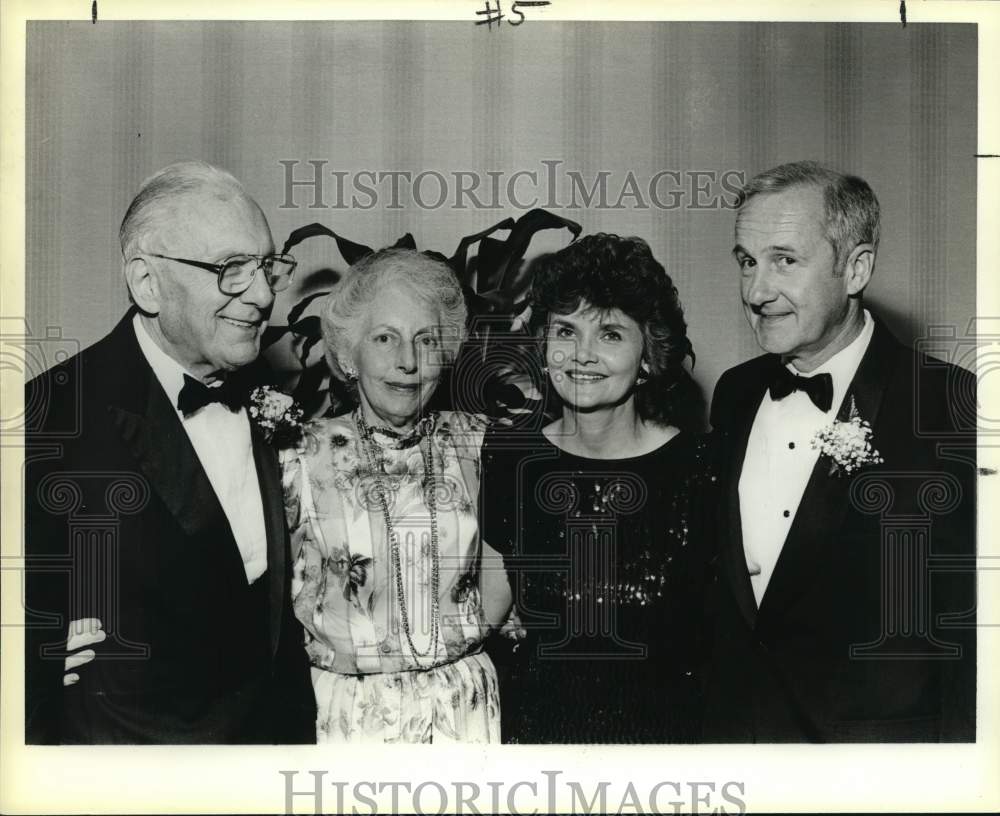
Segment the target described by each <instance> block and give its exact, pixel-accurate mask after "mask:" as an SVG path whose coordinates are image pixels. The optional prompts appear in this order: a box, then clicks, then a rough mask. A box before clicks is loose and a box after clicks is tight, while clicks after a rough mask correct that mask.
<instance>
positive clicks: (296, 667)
mask: <svg viewBox="0 0 1000 816" xmlns="http://www.w3.org/2000/svg"><path fill="white" fill-rule="evenodd" d="M120 238H121V244H122V255H123V268H124V274H125V280H126V283H127V285H128V290H129V295H130V298H131V300H132V302H133V304H134V307H133V308H132V309H130V310H129V312H128V313H127V314H126V315H125V317H124V318H123V319H122V321H121V322H120V323H119V324H118V326H117V327H116V328H115V329H114V330H113V331H112V332H111V334H109V335H108V336H107V337H105V338H104V339H103V340H101V341H99V342H98V343H96V344H95V345H94V346H92V347H90V348H88V349H86V350H85V351H83V352H82V353H81V354H79V355H77V356H75V357H72V358H70V359H69V360H67V361H65V362H63V363H61V364H60V365H58V366H56V367H54V368H52V369H50V370H49V371H47V372H45V373H44V374H42V375H41V376H39V377H37V378H35V379H34V380H32V381H31V382H29V383H28V384H27V386H26V402H25V404H26V406H27V407H28V415H29V416H30V417H31V419H30V420H29V422H28V427H27V430H26V463H27V464H26V482H25V485H26V497H25V500H26V521H25V530H26V541H27V594H26V599H27V604H26V607H27V608H26V654H25V662H26V684H25V688H26V706H25V732H26V737H25V739H26V742H28V743H294V742H312V741H314V740H315V702H314V699H313V694H312V687H311V683H310V678H309V670H308V665H307V661H306V655H305V650H304V648H303V642H302V633H301V629H300V627H299V625H298V623H297V621H296V620H295V619H294V617H293V615H292V611H291V603H290V599H289V593H290V586H291V581H290V567H289V563H288V558H289V549H288V536H287V532H286V529H285V523H284V514H283V508H282V495H281V485H280V477H279V472H278V463H277V457H276V454H275V452H274V450H273V449H272V448H271V447H269V446H268V445H267V444H266V443H265V441H264V438H263V437H262V435H261V433H260V431H259V429H257V428H256V427H255V426H254V425H253V423H252V422H251V421H250V419H249V417H248V414H247V411H246V408H245V407H244V405H245V398H246V395H247V393H248V388H249V385H250V382H251V380H252V375H251V373H250V372H251V371H252V368H253V367H252V366H251V364H252V363H254V361H255V360H256V359H257V355H258V352H259V350H260V339H261V335H262V333H263V331H264V329H265V327H266V324H267V319H268V317H269V315H270V312H271V307H272V305H273V303H274V291H276V290H280V289H281V288H284V286H286V285H287V284H288V281H289V278H290V275H291V273H292V271H293V270H294V261H292V260H291V259H290V258H288V257H287V256H275V255H274V244H273V242H272V240H271V232H270V230H269V228H268V225H267V221H266V220H265V218H264V215H263V213H262V212H261V210H260V208H259V207H258V206H257V204H256V203H255V202H254V201H253V200H252V199H251V198H250V197H249V195H247V193H246V192H245V190H244V189H243V187H242V186H241V185H240V183H239V182H238V181H237V180H236V179H235V178H233V177H232V176H231V175H229V174H228V173H226V172H224V171H221V170H219V169H217V168H215V167H212V166H210V165H207V164H203V163H200V162H183V163H180V164H176V165H171V166H170V167H167V168H165V169H163V170H161V171H160V172H159V173H157V174H155V175H154V176H152V177H151V178H150V179H148V180H147V181H146V182H145V183H144V184H143V186H142V188H141V189H140V191H139V193H138V194H137V196H136V198H135V199H134V200H133V202H132V204H131V206H130V207H129V209H128V212H127V214H126V215H125V219H124V221H123V222H122V226H121V232H120ZM80 619H94V620H97V621H100V623H101V624H103V635H104V637H103V639H101V640H100V642H98V643H96V644H95V645H94V652H95V654H96V659H94V660H93V662H91V663H90V664H88V665H87V666H86V667H85V668H83V669H81V670H80V671H79V672H78V674H76V675H75V676H73V677H72V678H71V680H75V681H76V682H73V683H72V684H69V685H67V686H66V687H65V688H64V687H63V659H64V657H65V653H66V651H65V650H66V640H67V637H66V635H67V624H68V622H69V621H76V620H80Z"/></svg>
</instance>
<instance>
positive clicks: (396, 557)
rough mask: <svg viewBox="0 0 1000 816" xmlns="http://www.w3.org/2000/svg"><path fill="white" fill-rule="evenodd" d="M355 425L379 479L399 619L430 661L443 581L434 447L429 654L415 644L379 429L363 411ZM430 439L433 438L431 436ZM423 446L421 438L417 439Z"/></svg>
mask: <svg viewBox="0 0 1000 816" xmlns="http://www.w3.org/2000/svg"><path fill="white" fill-rule="evenodd" d="M354 418H355V423H356V424H357V427H358V435H359V437H360V439H361V447H362V448H363V449H364V451H365V455H366V458H367V460H368V467H369V468H370V470H371V473H372V476H373V478H374V479H375V486H376V492H377V493H378V498H379V504H381V506H382V517H383V519H384V520H385V529H386V537H387V538H388V540H389V551H390V553H391V557H392V569H393V574H394V578H395V583H396V597H397V598H399V617H400V622H401V623H402V624H403V634H405V635H406V641H407V643H409V645H410V651H412V652H413V654H414V655H415V656H417V657H418V658H419V657H428V656H429V655H431V654H434V653H435V652H436V651H437V640H438V618H439V617H440V614H439V613H440V610H439V606H440V601H439V599H438V585H439V581H440V566H439V558H438V523H437V504H436V501H435V494H436V490H437V485H436V481H435V478H434V444H433V441H432V440H430V438H428V441H427V452H426V453H425V452H424V449H423V446H420V457H421V459H422V461H423V465H424V478H423V488H424V497H425V500H426V502H427V510H428V512H429V513H430V516H431V640H430V645H429V646H428V647H427V649H426V650H424V651H420V650H419V649H417V647H416V645H414V643H413V636H412V630H411V629H410V616H409V613H408V612H407V608H406V595H405V590H404V585H403V568H402V562H401V558H400V554H399V535H398V533H397V532H396V529H395V528H394V527H393V526H392V518H391V516H390V514H389V503H388V501H387V500H386V486H385V484H384V483H383V482H382V477H381V473H380V471H381V469H382V468H381V467H380V466H379V465H378V464H377V456H376V445H377V443H376V442H375V440H374V438H373V435H374V433H375V429H373V428H372V427H371V426H369V425H368V423H367V422H365V419H364V417H363V416H362V415H361V411H360V409H359V410H358V411H357V413H356V414H355V417H354ZM380 432H381V429H380ZM428 437H429V434H428ZM415 438H416V440H417V442H418V443H419V441H420V439H421V436H420V435H418V436H416V437H415Z"/></svg>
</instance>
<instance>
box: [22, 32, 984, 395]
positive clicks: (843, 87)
mask: <svg viewBox="0 0 1000 816" xmlns="http://www.w3.org/2000/svg"><path fill="white" fill-rule="evenodd" d="M976 50H977V39H976V29H975V26H971V25H946V26H945V25H942V26H928V25H912V24H911V25H909V26H907V27H906V28H902V27H901V26H899V25H892V24H885V25H881V24H867V25H830V24H750V23H732V24H730V23H726V24H721V23H696V24H688V23H653V24H645V23H621V24H596V23H545V22H533V21H529V24H526V25H523V26H520V27H519V28H516V29H515V28H511V27H506V28H504V29H503V30H501V31H496V30H494V31H493V32H488V31H487V30H486V29H485V27H482V28H480V27H475V26H473V25H471V23H467V22H455V23H397V22H388V23H383V22H329V23H325V22H309V23H179V22H177V23H175V22H155V23H142V22H139V23H119V22H103V23H101V24H100V25H97V26H92V25H90V24H89V23H60V22H31V23H29V25H28V53H27V124H26V127H27V206H28V212H27V235H26V253H27V281H26V288H27V291H26V301H27V312H28V315H27V316H28V319H29V323H30V325H31V327H32V330H33V332H34V333H35V334H40V333H44V331H45V328H46V327H47V326H59V327H61V328H62V331H63V334H64V336H67V337H71V338H77V339H79V340H80V341H81V343H83V344H84V345H86V344H89V343H90V342H93V341H94V340H96V339H98V338H99V337H101V336H102V335H103V334H105V333H106V332H107V331H108V330H109V329H110V328H111V326H112V325H113V324H114V323H115V322H116V321H117V320H118V319H119V317H120V316H121V314H122V313H123V311H124V310H125V308H126V306H127V299H126V295H125V290H124V286H123V284H122V282H121V278H120V267H119V255H118V247H117V243H116V234H117V228H118V224H119V222H120V220H121V217H122V215H123V213H124V211H125V208H126V207H127V205H128V202H129V200H130V199H131V197H132V195H133V194H134V192H135V189H136V187H137V185H138V184H139V182H140V181H141V180H142V179H143V178H144V177H145V176H147V175H148V174H149V173H151V172H152V171H154V170H156V169H157V168H159V167H161V166H163V165H165V164H168V163H170V162H172V161H175V160H178V159H181V158H195V157H197V158H202V159H205V160H207V161H210V162H213V163H217V164H220V165H222V166H224V167H226V168H228V169H229V170H231V171H232V172H233V173H234V174H235V175H237V176H238V177H239V178H240V179H242V180H243V181H244V182H245V184H246V185H247V187H248V188H249V190H250V191H251V192H252V194H253V195H254V196H255V197H256V198H257V199H258V200H259V201H260V203H261V205H262V207H263V208H264V211H265V212H266V214H267V216H268V218H269V219H270V222H271V225H272V230H273V232H274V235H275V239H276V241H278V243H279V244H280V242H281V240H282V239H283V238H284V237H285V236H286V235H287V234H288V232H289V231H290V230H292V229H293V228H295V227H297V226H300V225H302V224H305V223H309V222H312V221H321V222H323V223H325V224H327V225H328V226H330V227H332V228H333V229H335V230H336V231H338V232H340V233H342V234H344V235H346V236H348V237H350V238H353V239H354V240H357V241H361V242H363V243H368V244H371V245H382V244H386V243H391V242H393V241H394V240H395V239H396V238H397V237H399V236H400V235H402V234H403V233H404V232H407V231H409V232H412V233H413V234H414V236H415V237H416V240H417V244H418V247H420V248H422V249H438V250H440V251H443V252H445V253H446V254H451V252H452V250H453V249H454V247H455V245H456V243H457V241H458V239H459V238H460V237H461V236H463V235H465V234H467V233H471V232H474V231H476V230H479V229H482V228H484V227H486V226H488V225H490V224H493V223H495V222H497V221H499V220H501V219H502V218H504V217H506V216H508V215H510V216H515V217H516V216H517V215H519V214H521V211H518V210H516V209H515V208H513V207H512V206H511V207H506V208H505V209H502V210H476V209H472V208H470V209H462V210H456V209H452V208H449V207H443V208H440V209H436V210H423V209H420V208H419V207H417V206H415V205H414V204H413V203H412V201H411V200H409V199H407V200H405V201H401V203H403V204H405V206H404V207H403V208H401V209H387V208H385V207H384V206H381V205H380V206H379V207H376V208H374V209H371V210H366V211H362V210H357V209H321V210H314V209H310V208H308V206H307V205H308V204H309V203H310V202H311V197H310V195H309V194H308V191H301V190H300V191H299V192H298V193H297V194H296V197H297V200H298V202H299V203H300V204H301V205H302V206H301V207H300V208H299V209H282V208H281V206H280V205H281V204H282V203H283V200H284V197H285V189H284V172H285V171H284V169H283V167H282V166H281V165H280V164H279V161H280V160H282V159H286V160H289V159H297V160H299V161H300V162H302V164H300V165H299V167H298V169H297V170H296V172H297V174H298V175H300V176H302V175H305V174H306V173H307V171H308V169H309V168H308V166H307V165H306V164H305V162H306V161H308V160H310V159H316V160H323V159H325V160H327V161H328V164H327V166H326V170H327V171H328V172H329V171H331V170H337V171H347V172H349V173H354V172H357V171H359V170H363V169H368V170H374V171H389V170H408V171H411V172H412V173H414V174H416V173H419V172H420V171H422V170H437V171H440V172H442V173H445V174H450V173H453V172H455V171H458V170H470V171H479V172H483V171H486V170H498V171H503V172H504V173H506V174H508V175H509V174H512V173H514V172H515V171H517V170H519V169H527V170H535V171H539V170H542V169H543V168H542V166H541V165H540V161H541V160H542V159H559V160H562V162H563V165H562V167H561V170H562V171H565V170H576V171H579V172H581V173H582V174H583V176H584V177H585V178H592V177H593V176H594V175H595V174H596V173H597V172H598V171H601V170H604V171H608V172H609V173H610V176H609V189H610V190H612V191H613V195H612V196H611V197H612V198H613V197H617V191H618V190H620V188H621V186H622V184H623V183H624V180H625V177H626V175H627V173H628V172H629V171H632V172H633V173H634V174H635V176H636V178H637V179H638V180H639V182H640V184H642V185H645V183H646V182H648V180H649V179H650V177H651V176H653V174H654V173H656V172H657V171H659V170H664V169H666V170H676V171H680V172H686V171H691V170H705V171H713V172H715V173H722V172H724V171H726V170H738V171H742V172H744V173H746V174H748V175H752V174H753V173H755V172H758V171H760V170H763V169H765V168H767V167H770V166H772V165H775V164H778V163H781V162H784V161H790V160H793V159H800V158H814V159H819V160H822V161H827V162H831V163H833V164H835V165H837V166H839V167H841V168H843V169H845V170H848V171H850V172H854V173H857V174H860V175H862V176H864V177H865V178H867V179H868V180H869V182H870V183H871V184H872V186H873V187H874V188H875V191H876V193H877V194H878V195H879V198H880V199H881V202H882V207H883V212H884V222H883V236H884V238H883V241H882V248H881V252H880V257H879V261H878V265H877V269H876V276H875V280H874V282H873V284H872V286H871V288H870V301H871V302H872V303H873V304H874V305H876V306H879V307H880V308H881V309H882V310H883V312H884V313H885V314H886V316H887V318H888V320H889V322H890V325H892V326H893V327H894V328H896V329H897V331H899V332H900V333H901V334H903V335H904V336H905V337H906V338H908V339H912V338H914V337H916V336H921V335H923V334H924V333H925V332H926V331H927V327H928V326H929V325H931V324H953V325H956V326H957V327H958V330H959V332H961V330H962V329H963V328H964V327H965V325H966V324H967V322H968V320H969V319H970V318H971V317H972V316H973V314H974V312H975V303H976V284H975V205H976V201H975V182H976V165H975V161H976V160H975V159H974V157H973V154H974V153H975V148H976ZM330 181H331V183H332V177H331V179H330ZM540 186H543V185H540ZM380 189H382V190H385V189H387V188H386V187H385V186H384V185H383V186H381V187H380ZM424 189H425V190H427V191H428V192H429V193H430V194H431V197H433V194H434V193H435V192H436V187H435V185H434V184H430V185H429V186H428V187H426V188H424ZM543 192H544V190H543ZM327 198H329V199H332V198H334V196H333V195H332V192H329V188H328V194H327ZM691 201H692V198H691V196H690V195H688V196H687V197H686V199H685V201H684V202H683V203H684V204H685V205H687V204H690V203H691ZM328 203H329V202H328ZM384 203H386V202H385V201H384V200H383V202H380V204H384ZM633 204H634V202H633V201H632V200H628V201H626V206H625V207H624V208H623V209H601V208H596V207H590V208H578V209H567V210H564V211H563V214H564V215H566V216H567V217H570V218H573V219H575V220H578V221H580V222H581V223H582V224H583V227H584V230H585V231H586V232H593V231H597V230H603V231H610V232H618V233H623V234H634V235H639V236H642V237H644V238H646V239H647V240H648V241H649V242H650V244H651V245H652V248H653V251H654V253H655V254H656V256H657V257H658V258H659V259H660V260H661V261H662V262H663V263H664V265H665V266H666V268H667V270H668V271H669V272H670V274H671V275H672V276H673V278H674V281H675V282H676V284H677V286H678V288H679V290H680V293H681V297H682V300H683V302H684V304H685V307H686V311H687V316H688V321H689V324H690V330H691V334H692V337H693V341H694V345H695V348H696V351H697V354H698V365H697V368H696V372H695V373H696V376H697V378H698V379H699V381H700V382H701V383H702V384H703V385H704V387H705V388H706V389H710V388H711V387H712V385H713V384H714V382H715V380H716V379H717V377H718V376H719V374H720V373H721V372H722V371H723V370H724V369H726V368H727V367H729V366H731V365H733V364H735V363H737V362H739V361H741V360H744V359H746V358H748V357H750V356H752V355H753V354H755V353H756V346H755V344H754V342H753V339H752V337H751V335H750V334H749V331H748V330H747V328H746V326H745V322H744V319H743V317H742V312H741V308H740V304H739V298H738V283H737V271H736V267H735V264H734V263H733V261H732V260H731V258H730V254H729V253H730V249H731V246H732V225H733V213H732V212H731V211H729V210H726V209H719V208H715V209H707V210H696V209H692V208H690V207H688V206H684V207H681V208H678V209H674V210H670V211H664V210H662V209H657V208H655V207H650V208H648V209H637V208H635V207H634V206H632V205H633ZM566 237H567V236H566V234H565V233H564V234H562V235H556V234H552V235H546V236H545V237H544V238H543V239H539V240H537V241H536V243H535V244H533V250H534V251H539V250H543V249H550V248H554V247H556V246H559V245H561V244H562V243H564V242H565V240H566ZM296 254H297V255H299V257H300V260H301V262H302V266H303V269H304V271H306V272H308V270H309V269H312V268H317V267H319V266H322V265H327V264H329V265H333V266H335V267H339V266H342V263H341V261H340V259H339V256H338V255H337V253H336V250H335V248H334V245H333V243H332V242H328V241H325V240H322V239H313V240H312V241H310V242H307V244H305V245H303V246H302V247H301V249H300V250H298V251H297V253H296ZM300 296H301V292H299V291H296V290H294V289H293V290H292V291H290V292H288V293H286V294H285V295H283V296H282V298H281V300H279V303H278V305H277V307H276V314H275V317H276V318H279V319H280V318H281V317H283V315H284V312H285V311H286V310H287V308H288V305H289V304H291V303H294V302H295V301H296V300H298V299H299V297H300Z"/></svg>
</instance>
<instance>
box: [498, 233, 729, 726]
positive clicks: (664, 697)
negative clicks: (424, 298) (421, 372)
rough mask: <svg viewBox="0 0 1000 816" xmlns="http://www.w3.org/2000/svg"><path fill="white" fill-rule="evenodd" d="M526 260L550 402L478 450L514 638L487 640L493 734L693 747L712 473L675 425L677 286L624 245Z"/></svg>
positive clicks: (637, 246)
mask: <svg viewBox="0 0 1000 816" xmlns="http://www.w3.org/2000/svg"><path fill="white" fill-rule="evenodd" d="M536 264H537V265H536V269H535V277H534V285H533V290H532V316H531V324H532V328H533V329H534V330H535V331H536V333H537V335H538V336H539V337H540V338H542V352H543V355H544V359H545V369H544V370H545V371H546V376H547V378H548V381H549V382H548V386H549V392H550V393H549V397H551V398H554V399H556V400H557V401H558V403H559V404H560V405H561V412H560V414H559V416H558V418H557V419H555V421H553V422H551V423H550V424H548V425H546V426H545V427H544V428H542V429H541V430H540V431H534V432H532V431H523V430H521V431H518V430H516V429H499V430H495V431H492V432H490V433H489V434H488V435H487V440H486V443H485V445H484V480H483V485H484V493H483V502H482V512H483V525H484V538H485V540H486V541H488V542H489V543H490V545H491V546H492V547H494V548H495V549H496V550H498V551H499V552H501V553H502V554H503V555H504V563H505V567H506V569H507V572H508V576H509V580H510V583H511V587H512V589H513V593H514V599H515V611H516V615H517V618H518V619H519V622H520V626H519V628H520V633H521V635H522V637H521V638H520V639H518V640H514V639H509V638H508V639H505V640H503V641H501V642H500V643H499V644H496V645H497V648H496V649H495V660H496V661H497V662H498V664H499V665H498V669H499V672H500V680H501V689H500V694H501V697H500V706H501V721H502V728H501V736H502V738H503V739H504V741H506V742H517V743H605V742H690V741H696V740H697V739H698V729H699V720H700V698H699V693H698V688H699V681H700V678H699V676H698V675H699V668H700V662H701V661H700V643H701V631H700V630H701V620H702V609H703V596H704V586H705V582H706V575H707V563H708V559H709V557H710V552H709V544H708V542H709V541H710V535H709V525H710V524H711V513H712V512H713V510H712V492H713V486H714V477H713V474H712V465H711V458H712V457H711V449H710V447H709V445H708V442H707V440H706V438H705V437H703V436H701V435H699V434H695V433H691V432H689V431H684V430H681V429H680V426H684V425H685V424H686V421H687V418H688V417H689V416H690V415H691V414H693V413H694V412H696V411H697V410H698V401H699V399H700V395H699V393H698V389H697V387H696V386H695V384H694V382H693V381H692V379H691V377H690V375H689V374H688V372H687V370H686V369H685V368H684V361H685V358H686V357H691V358H692V359H693V357H694V354H693V351H692V349H691V344H690V342H689V340H688V338H687V332H686V326H685V323H684V316H683V312H682V310H681V306H680V303H679V301H678V298H677V290H676V289H675V288H674V286H673V283H672V282H671V280H670V277H669V276H668V275H667V273H666V272H665V270H664V269H663V267H662V266H661V265H660V264H659V263H658V262H657V261H656V260H655V259H654V258H653V256H652V254H651V253H650V250H649V247H648V246H647V245H646V244H645V242H643V241H641V240H639V239H635V238H629V239H623V238H619V237H617V236H613V235H603V234H599V235H593V236H588V237H586V238H583V239H581V240H579V241H577V242H575V243H573V244H571V245H570V246H568V247H567V248H565V249H564V250H562V251H560V252H558V253H555V254H554V255H550V256H546V257H544V258H541V259H539V260H538V261H537V262H536ZM517 628H518V627H516V626H510V627H508V630H509V633H512V632H510V630H512V629H514V630H516V629H517Z"/></svg>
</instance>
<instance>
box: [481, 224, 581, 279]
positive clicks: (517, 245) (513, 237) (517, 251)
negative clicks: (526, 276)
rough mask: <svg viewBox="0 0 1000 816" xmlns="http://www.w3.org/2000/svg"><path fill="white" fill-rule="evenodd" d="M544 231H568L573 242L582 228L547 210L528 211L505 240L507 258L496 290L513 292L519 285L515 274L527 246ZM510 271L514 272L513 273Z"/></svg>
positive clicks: (518, 277)
mask: <svg viewBox="0 0 1000 816" xmlns="http://www.w3.org/2000/svg"><path fill="white" fill-rule="evenodd" d="M545 229H568V230H569V231H570V232H571V233H573V240H576V239H577V238H578V237H579V236H580V233H581V232H582V231H583V227H581V226H580V225H579V224H577V223H576V221H570V220H569V219H568V218H563V217H562V216H561V215H556V214H555V213H551V212H549V211H548V210H530V211H528V212H526V213H525V214H524V215H522V216H521V217H520V218H518V219H517V223H515V224H514V227H513V228H512V229H511V231H510V235H509V236H508V238H507V241H506V244H507V257H506V259H505V262H504V263H503V264H502V266H501V268H500V270H499V275H498V278H497V288H500V289H505V290H507V291H515V290H516V289H517V287H518V285H519V284H520V283H521V279H522V276H521V275H518V274H517V271H518V267H519V264H520V262H521V259H522V258H523V257H524V253H525V252H526V251H527V250H528V244H530V243H531V239H532V238H533V237H534V235H535V233H536V232H540V231H541V230H545ZM511 270H514V271H513V272H512V271H511Z"/></svg>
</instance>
